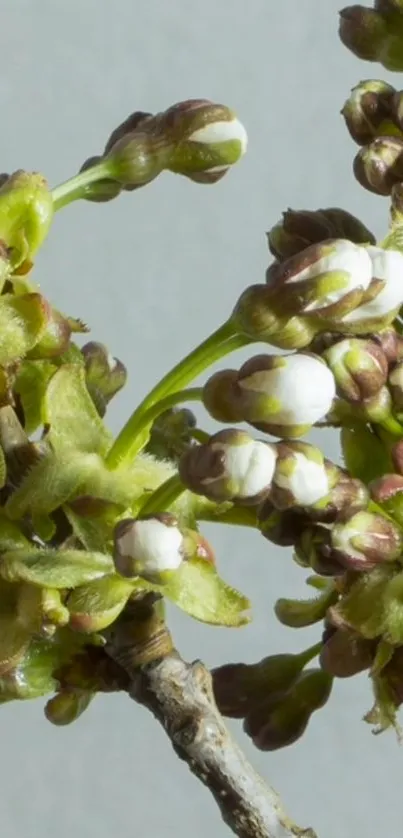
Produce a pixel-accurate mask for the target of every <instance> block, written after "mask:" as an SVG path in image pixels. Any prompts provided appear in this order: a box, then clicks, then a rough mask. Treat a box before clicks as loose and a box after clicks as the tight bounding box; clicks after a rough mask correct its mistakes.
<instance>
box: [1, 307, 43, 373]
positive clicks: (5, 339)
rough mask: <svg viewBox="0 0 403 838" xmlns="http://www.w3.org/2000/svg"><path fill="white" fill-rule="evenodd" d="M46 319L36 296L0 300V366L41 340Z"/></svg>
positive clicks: (16, 357) (19, 356)
mask: <svg viewBox="0 0 403 838" xmlns="http://www.w3.org/2000/svg"><path fill="white" fill-rule="evenodd" d="M47 319H48V311H47V304H46V302H45V300H44V299H43V297H41V295H40V294H23V295H22V296H21V297H16V296H14V295H12V294H4V295H3V296H2V297H0V364H2V365H6V364H10V363H11V362H12V361H16V360H18V359H19V358H23V357H24V355H26V353H27V352H28V351H29V350H30V349H32V347H33V346H35V344H36V343H37V341H38V340H39V339H40V338H41V335H42V333H43V331H44V330H45V327H46V323H47Z"/></svg>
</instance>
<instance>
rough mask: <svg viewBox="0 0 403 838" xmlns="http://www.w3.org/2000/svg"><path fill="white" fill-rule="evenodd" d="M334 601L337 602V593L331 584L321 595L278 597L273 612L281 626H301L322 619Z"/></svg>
mask: <svg viewBox="0 0 403 838" xmlns="http://www.w3.org/2000/svg"><path fill="white" fill-rule="evenodd" d="M335 602H337V593H336V591H335V590H334V588H333V586H332V585H330V586H329V585H328V588H327V590H326V591H323V593H322V594H321V596H318V597H313V598H312V599H306V600H299V599H285V598H282V599H278V600H277V602H276V604H275V606H274V612H275V614H276V617H277V619H278V620H279V622H280V623H282V624H283V626H289V627H290V628H303V627H304V626H312V625H313V624H314V623H318V622H319V621H320V620H323V619H324V617H325V616H326V612H327V610H328V608H330V606H331V605H333V604H334V603H335Z"/></svg>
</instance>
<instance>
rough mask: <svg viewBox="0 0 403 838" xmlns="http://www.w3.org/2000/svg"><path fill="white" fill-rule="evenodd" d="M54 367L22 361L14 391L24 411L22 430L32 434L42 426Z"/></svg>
mask: <svg viewBox="0 0 403 838" xmlns="http://www.w3.org/2000/svg"><path fill="white" fill-rule="evenodd" d="M55 371H56V367H55V365H54V364H52V363H51V362H50V361H24V362H23V364H22V365H21V367H20V369H19V370H18V373H17V377H16V381H15V385H14V389H15V392H16V393H18V395H19V397H20V400H21V405H22V409H23V411H24V428H25V431H26V432H27V434H28V435H30V434H33V433H34V431H36V430H37V428H39V427H40V426H41V425H43V424H44V421H45V415H44V398H45V393H46V388H47V386H48V383H49V381H50V379H51V377H52V375H54V373H55Z"/></svg>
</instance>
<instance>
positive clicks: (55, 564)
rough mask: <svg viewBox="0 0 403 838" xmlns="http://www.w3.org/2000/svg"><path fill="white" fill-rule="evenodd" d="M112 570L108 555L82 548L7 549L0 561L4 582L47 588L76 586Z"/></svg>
mask: <svg viewBox="0 0 403 838" xmlns="http://www.w3.org/2000/svg"><path fill="white" fill-rule="evenodd" d="M112 571H113V561H112V559H111V557H110V556H107V555H104V554H103V553H90V552H86V551H85V550H62V549H59V550H50V549H49V550H39V549H36V548H35V547H29V548H25V549H17V550H9V551H7V552H6V553H4V554H3V556H2V559H1V563H0V574H1V576H2V577H3V579H5V580H6V581H8V582H30V583H31V584H32V585H43V586H45V587H47V588H76V587H77V586H78V585H83V584H84V583H85V582H90V581H91V580H92V579H99V577H100V576H104V575H105V574H107V573H111V572H112Z"/></svg>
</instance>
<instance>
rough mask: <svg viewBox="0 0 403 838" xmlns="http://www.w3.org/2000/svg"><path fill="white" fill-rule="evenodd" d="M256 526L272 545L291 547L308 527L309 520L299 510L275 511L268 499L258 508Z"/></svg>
mask: <svg viewBox="0 0 403 838" xmlns="http://www.w3.org/2000/svg"><path fill="white" fill-rule="evenodd" d="M258 526H259V529H260V532H261V533H262V535H263V536H264V538H267V540H268V541H270V542H271V543H272V544H277V545H278V546H280V547H291V546H292V545H293V544H295V543H296V540H297V538H299V537H300V535H301V533H302V532H303V531H304V529H305V527H307V526H309V519H308V517H307V515H306V514H305V513H304V512H302V511H301V510H300V509H283V510H279V509H276V508H275V506H274V505H273V503H272V501H271V500H270V498H269V497H268V498H265V499H264V501H263V503H262V504H261V505H260V506H259V509H258Z"/></svg>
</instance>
